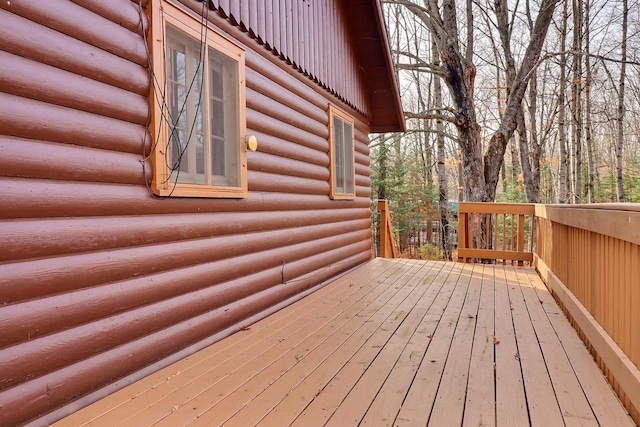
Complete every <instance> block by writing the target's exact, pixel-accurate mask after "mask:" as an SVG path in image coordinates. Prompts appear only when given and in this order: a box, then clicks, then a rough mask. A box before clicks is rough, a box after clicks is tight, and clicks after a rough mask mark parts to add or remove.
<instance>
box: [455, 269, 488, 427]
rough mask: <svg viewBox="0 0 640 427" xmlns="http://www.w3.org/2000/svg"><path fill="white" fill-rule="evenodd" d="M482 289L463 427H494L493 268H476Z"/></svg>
mask: <svg viewBox="0 0 640 427" xmlns="http://www.w3.org/2000/svg"><path fill="white" fill-rule="evenodd" d="M476 269H477V271H478V273H479V274H480V275H481V280H482V288H481V291H480V304H479V307H478V314H477V318H476V319H477V320H476V330H475V333H474V336H473V348H472V349H471V363H470V366H469V381H468V383H467V393H466V402H465V411H464V420H463V424H462V425H463V427H494V426H495V425H496V397H495V392H496V389H495V358H494V343H493V337H494V336H495V316H494V298H495V293H494V286H495V283H494V278H493V268H492V267H491V270H489V267H487V266H484V265H480V264H479V265H478V266H476ZM474 271H475V269H474Z"/></svg>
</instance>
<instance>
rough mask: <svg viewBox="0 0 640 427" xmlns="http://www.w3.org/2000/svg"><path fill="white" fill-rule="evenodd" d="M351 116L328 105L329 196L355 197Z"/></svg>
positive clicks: (336, 197)
mask: <svg viewBox="0 0 640 427" xmlns="http://www.w3.org/2000/svg"><path fill="white" fill-rule="evenodd" d="M353 126H354V120H353V117H351V116H349V115H348V114H347V113H345V112H344V111H341V110H339V109H337V108H336V107H334V106H333V105H330V106H329V151H330V153H329V154H330V156H331V166H330V167H331V178H330V179H331V194H330V196H331V198H332V199H349V200H351V199H355V197H356V191H355V156H354V146H353Z"/></svg>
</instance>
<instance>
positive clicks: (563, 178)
mask: <svg viewBox="0 0 640 427" xmlns="http://www.w3.org/2000/svg"><path fill="white" fill-rule="evenodd" d="M567 3H568V2H566V1H565V2H563V10H562V26H561V30H560V87H559V88H558V145H559V146H560V159H559V160H560V162H559V163H560V171H559V173H558V175H559V179H558V181H559V185H558V203H567V202H568V201H569V200H568V191H567V190H568V188H567V187H568V183H569V180H568V179H567V177H568V169H569V168H568V166H569V161H568V160H569V159H568V157H569V156H568V153H567V122H566V120H567V119H566V117H567V107H566V103H567V101H566V97H565V94H566V87H565V86H566V84H567V55H566V53H565V52H566V50H567V20H568V19H569V18H568V10H567V9H568V7H567Z"/></svg>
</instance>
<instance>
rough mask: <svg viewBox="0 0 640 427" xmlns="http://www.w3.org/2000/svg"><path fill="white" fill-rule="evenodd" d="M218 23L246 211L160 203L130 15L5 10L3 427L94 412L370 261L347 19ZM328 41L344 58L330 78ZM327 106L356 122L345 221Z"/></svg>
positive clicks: (329, 5) (220, 204)
mask: <svg viewBox="0 0 640 427" xmlns="http://www.w3.org/2000/svg"><path fill="white" fill-rule="evenodd" d="M165 1H166V0H165ZM181 1H182V0H181ZM141 3H142V7H145V6H146V4H145V3H146V2H144V1H142V2H141ZM184 3H186V4H188V5H189V6H190V7H192V8H194V9H196V8H198V7H201V6H200V3H198V2H196V1H195V0H184ZM214 3H215V4H216V5H219V6H220V7H221V9H220V11H227V10H228V11H229V12H228V14H230V15H231V17H228V16H226V14H227V13H225V14H222V15H224V16H222V15H218V14H216V15H215V16H211V21H212V22H213V23H214V25H216V26H217V27H219V28H220V29H221V30H222V31H224V32H227V33H228V34H230V35H231V36H232V37H234V38H235V41H236V42H237V43H238V44H240V45H241V46H243V47H244V48H245V49H246V64H247V70H246V77H247V94H246V100H247V115H246V116H247V132H248V133H249V134H255V135H256V136H257V137H258V141H259V149H258V152H256V153H249V154H248V163H249V173H248V182H249V190H250V193H251V194H250V197H249V198H247V199H243V200H224V199H185V198H180V199H176V198H173V199H172V198H169V199H158V198H155V197H153V196H152V195H151V193H150V191H149V189H148V187H147V183H148V182H149V180H150V178H151V167H152V166H151V163H150V162H149V161H148V160H147V158H146V156H147V155H148V153H149V151H150V148H151V141H152V137H151V132H150V129H149V128H148V125H149V123H150V118H149V104H148V95H149V92H150V90H151V79H150V77H149V71H148V69H147V64H148V58H147V57H146V55H147V53H146V52H147V50H146V48H145V37H144V36H143V34H144V33H143V28H144V29H147V28H149V23H148V22H147V17H146V15H145V14H144V13H143V14H140V13H139V12H140V10H143V9H139V5H138V1H131V0H110V1H108V2H107V1H101V2H94V1H89V0H74V1H73V2H69V1H65V0H48V1H46V2H42V1H37V0H20V1H12V2H10V3H9V2H1V3H0V40H2V41H1V42H0V153H1V155H0V248H2V250H0V331H1V333H0V425H12V424H16V423H22V422H26V421H28V420H32V419H35V418H37V417H42V416H43V415H44V414H47V413H49V412H51V411H55V410H56V409H58V408H60V407H62V406H63V405H65V404H67V403H69V402H71V401H73V400H76V399H80V400H79V401H78V403H77V404H75V406H74V407H76V408H77V407H79V406H82V405H84V404H86V403H88V402H89V401H92V400H95V399H96V398H97V397H99V396H101V395H103V394H104V393H107V392H109V391H113V390H114V389H116V388H117V387H121V386H122V385H124V384H126V383H127V382H130V381H131V380H133V379H135V378H136V377H139V376H140V375H142V374H143V373H148V372H150V371H151V370H154V369H158V367H160V366H162V365H163V364H166V363H168V362H170V361H172V360H174V359H176V358H178V357H183V356H184V355H185V354H186V352H189V351H195V350H196V349H197V348H198V347H199V346H200V347H201V346H204V345H205V344H207V343H210V342H212V341H214V340H216V339H219V338H221V337H222V336H224V335H225V334H228V333H231V332H233V331H235V330H237V329H239V328H240V327H241V326H242V325H243V324H246V323H249V322H251V321H254V320H255V319H256V318H258V317H260V316H262V315H264V314H266V313H268V312H269V311H270V310H271V311H272V310H274V309H276V308H277V307H280V306H282V304H286V303H287V302H288V301H291V299H292V298H293V299H294V298H297V297H299V296H300V295H302V293H303V292H307V291H308V290H310V289H313V288H314V287H315V286H317V285H320V284H322V283H323V282H325V281H327V280H329V279H330V278H332V277H334V276H336V275H337V274H339V273H341V272H343V271H346V270H348V269H350V268H352V267H354V266H356V265H358V264H361V263H362V262H364V261H366V260H368V259H369V258H370V256H371V254H370V231H369V230H370V189H369V184H370V181H369V157H368V153H369V150H368V142H369V141H368V137H367V134H368V132H369V124H368V119H367V114H368V112H369V110H368V108H369V107H368V105H367V100H366V99H365V98H366V97H365V95H364V92H363V83H362V80H361V78H360V77H359V76H358V75H357V71H356V70H357V66H356V64H355V60H354V56H353V52H351V53H349V50H352V49H353V46H352V43H348V42H346V41H348V40H349V37H348V36H347V35H346V25H347V24H346V22H345V20H344V18H342V15H341V14H340V13H339V11H340V10H341V9H340V8H338V7H337V4H336V3H335V2H324V1H323V2H316V1H313V2H309V1H292V2H286V3H285V2H280V3H283V4H287V5H291V7H292V9H290V10H288V9H287V10H285V11H279V15H277V14H274V19H277V16H281V17H282V16H284V19H285V21H286V22H287V25H280V26H278V25H275V21H274V22H273V23H268V22H262V20H259V19H258V17H259V16H262V13H263V12H261V11H260V7H262V6H261V5H266V6H264V7H268V5H267V4H268V3H270V2H256V1H250V2H244V1H241V2H228V1H227V2H224V1H221V2H219V3H218V2H214ZM278 3H279V2H276V1H274V2H273V3H272V4H271V7H276V5H278ZM229 4H232V5H233V7H231V9H228V7H229V6H228V5H229ZM225 5H226V6H225ZM256 5H257V6H256ZM225 7H227V8H225ZM256 7H258V9H256ZM329 11H332V14H331V16H329V15H327V13H328V12H329ZM274 12H275V11H274ZM320 12H322V14H319V13H320ZM235 14H239V15H235ZM212 15H213V14H212ZM233 16H240V19H239V20H236V21H234V19H233ZM245 17H248V18H245ZM295 17H298V19H294V18H295ZM301 17H302V18H301ZM247 19H248V20H247ZM325 19H331V20H333V21H331V22H333V23H334V24H332V25H333V27H329V28H331V31H329V30H328V29H325V30H323V31H318V28H319V27H318V26H319V25H326V22H328V21H325ZM246 22H249V25H246ZM274 28H280V29H281V33H280V34H279V35H278V34H274ZM333 30H335V31H333ZM296 31H297V34H298V35H299V37H302V38H296V36H295V34H294V33H295V32H296ZM326 33H331V34H332V35H331V37H334V38H335V37H343V39H342V41H341V42H340V43H338V42H335V43H336V46H334V47H335V48H336V49H331V50H328V51H327V50H324V51H323V52H324V53H323V54H322V55H327V54H330V55H328V56H327V57H326V59H327V60H328V62H327V63H324V62H323V61H322V59H323V58H320V51H318V50H317V49H320V46H323V43H326V42H327V41H326V40H316V39H315V38H314V37H315V35H316V34H324V35H325V36H326ZM334 33H335V34H334ZM326 37H328V36H326ZM258 38H262V39H261V40H258ZM291 40H298V42H299V44H296V43H290V41H291ZM331 40H333V39H331ZM336 40H337V39H336ZM258 42H263V43H265V45H267V46H266V47H268V48H267V49H265V46H264V45H263V46H261V45H260V44H259V43H258ZM285 42H286V43H290V44H286V43H285ZM313 43H315V44H316V46H318V47H317V49H308V48H306V47H307V46H308V45H309V44H313ZM339 44H340V46H338V45H339ZM269 46H272V47H273V49H276V50H277V51H278V52H283V54H282V55H281V56H282V57H280V56H275V55H273V52H272V51H271V50H269V49H270V48H269ZM285 46H287V47H286V48H285ZM285 52H286V54H285ZM332 52H335V54H332ZM338 52H340V53H339V54H338ZM287 59H288V60H289V62H293V63H294V64H297V66H293V65H291V64H287ZM331 61H336V62H337V63H341V67H342V68H340V70H346V71H345V72H346V74H345V79H344V80H345V82H346V84H347V86H348V87H350V88H351V89H352V90H351V91H350V90H348V89H345V88H346V87H347V86H345V87H344V88H343V87H340V86H339V85H337V82H339V81H341V78H342V77H343V75H342V74H340V73H338V74H336V75H334V76H333V77H329V74H327V73H329V71H330V67H332V66H334V63H333V62H331ZM314 64H315V65H314ZM295 68H298V69H299V70H302V71H307V74H308V75H309V76H311V78H310V77H309V76H305V75H304V74H303V73H301V72H300V71H299V70H296V69H295ZM309 70H311V71H309ZM323 73H325V74H323ZM316 77H317V78H316ZM314 78H316V80H318V81H322V82H323V85H324V86H326V87H331V88H332V91H333V92H334V93H340V94H341V96H342V97H343V98H344V99H347V100H349V104H350V105H353V106H355V107H357V108H358V110H354V109H349V108H348V106H347V105H345V104H342V103H341V102H340V101H339V100H338V98H336V97H333V96H332V95H331V93H330V92H329V91H327V90H326V88H323V87H322V86H323V85H320V84H317V83H316V82H314V81H313V79H314ZM334 83H335V84H336V86H332V84H334ZM329 102H332V103H337V104H338V105H341V107H342V108H345V109H348V111H350V112H351V114H353V115H354V116H355V117H356V131H355V138H356V147H355V148H356V156H355V159H356V196H357V197H356V199H355V200H353V201H332V200H330V199H329V197H328V194H329V182H328V180H329V169H328V168H329V156H328V142H327V138H328V129H327V120H328V117H327V107H328V104H329ZM198 343H199V344H198ZM190 346H191V347H190ZM185 349H186V350H185ZM180 351H181V352H180ZM109 384H112V385H111V386H109ZM96 390H99V391H98V392H96ZM91 393H93V394H91ZM83 396H84V397H83ZM71 410H72V409H62V410H59V411H57V412H54V413H53V415H49V416H45V417H44V418H41V421H40V422H45V421H50V420H52V419H55V418H58V417H60V416H61V415H64V414H65V413H66V412H69V411H71Z"/></svg>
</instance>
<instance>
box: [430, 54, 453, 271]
mask: <svg viewBox="0 0 640 427" xmlns="http://www.w3.org/2000/svg"><path fill="white" fill-rule="evenodd" d="M432 55H433V62H434V64H435V65H436V66H437V65H439V64H440V54H439V53H438V48H437V46H436V45H435V43H433V44H432ZM433 101H434V104H435V105H434V108H435V109H436V111H437V112H438V113H440V111H441V110H442V82H441V81H440V77H439V76H433ZM436 140H437V147H438V150H437V151H438V154H437V156H438V201H439V205H440V240H441V242H442V253H443V254H444V256H445V259H448V260H450V259H451V246H450V245H449V198H448V196H447V168H446V166H445V158H446V154H445V146H444V123H443V122H442V120H441V119H436Z"/></svg>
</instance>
